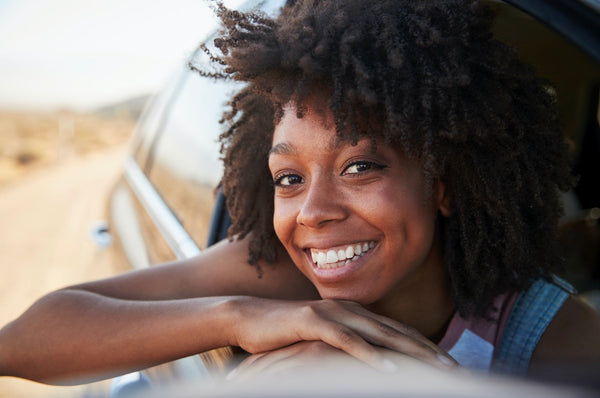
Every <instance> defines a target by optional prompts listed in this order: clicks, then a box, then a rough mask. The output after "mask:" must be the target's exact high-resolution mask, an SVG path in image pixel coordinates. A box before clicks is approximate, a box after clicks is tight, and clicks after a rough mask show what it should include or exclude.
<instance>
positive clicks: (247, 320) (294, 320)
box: [231, 297, 456, 372]
mask: <svg viewBox="0 0 600 398" xmlns="http://www.w3.org/2000/svg"><path fill="white" fill-rule="evenodd" d="M234 302H235V303H236V310H235V311H234V314H235V318H234V319H233V320H232V322H231V325H232V327H233V328H232V331H231V332H232V334H233V341H231V344H232V345H237V346H239V347H241V348H243V349H244V350H246V351H247V352H249V353H252V354H256V353H265V352H268V351H274V350H276V349H279V348H282V347H286V346H289V345H292V344H294V343H298V342H302V341H322V342H324V343H327V345H329V346H331V347H333V348H337V349H338V350H341V351H343V352H346V353H347V354H349V355H351V356H352V357H354V358H356V359H359V360H361V361H363V362H365V363H367V364H369V365H371V366H372V367H374V368H376V369H379V370H382V371H388V372H389V371H393V370H395V368H396V366H395V365H394V363H393V362H392V361H390V359H389V358H388V357H387V356H386V354H385V352H384V351H382V350H380V349H379V348H380V347H383V348H386V349H387V350H391V351H394V352H397V353H400V354H403V355H406V356H408V357H412V358H416V359H419V360H421V361H424V362H426V363H429V364H432V365H434V366H437V367H449V366H454V365H456V362H455V361H454V359H452V357H450V356H449V355H448V354H447V353H446V352H444V351H443V350H442V349H441V348H439V347H438V346H436V345H435V344H434V343H432V342H431V341H429V340H428V339H427V338H425V337H424V336H422V335H421V334H420V333H419V332H417V331H416V330H415V329H413V328H410V327H408V326H406V325H403V324H401V323H399V322H396V321H394V320H392V319H389V318H386V317H384V316H381V315H377V314H374V313H372V312H370V311H368V310H367V309H365V308H364V307H362V306H361V305H360V304H357V303H354V302H351V301H341V300H317V301H280V300H268V299H258V298H253V297H242V298H239V299H235V300H234ZM285 352H286V351H284V353H285ZM279 355H281V353H280V354H279Z"/></svg>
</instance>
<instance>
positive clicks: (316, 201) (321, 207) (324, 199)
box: [296, 178, 347, 228]
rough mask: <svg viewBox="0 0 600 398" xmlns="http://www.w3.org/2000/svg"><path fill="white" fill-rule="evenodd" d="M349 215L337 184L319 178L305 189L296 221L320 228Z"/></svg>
mask: <svg viewBox="0 0 600 398" xmlns="http://www.w3.org/2000/svg"><path fill="white" fill-rule="evenodd" d="M346 217H347V209H346V208H345V206H344V205H343V200H342V197H341V195H340V193H339V192H337V190H336V189H335V184H333V183H331V182H328V181H327V179H324V178H317V179H314V180H312V181H311V182H310V184H309V186H308V188H307V189H306V191H305V195H304V198H303V201H302V206H301V208H300V211H299V212H298V215H297V217H296V222H297V223H298V224H300V225H304V226H307V227H311V228H320V227H322V226H324V225H325V224H326V223H328V222H332V221H341V220H344V219H345V218H346Z"/></svg>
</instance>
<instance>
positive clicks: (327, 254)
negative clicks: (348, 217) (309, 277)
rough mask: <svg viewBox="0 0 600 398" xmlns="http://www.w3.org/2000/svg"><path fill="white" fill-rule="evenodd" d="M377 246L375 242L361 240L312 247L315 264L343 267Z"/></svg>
mask: <svg viewBox="0 0 600 398" xmlns="http://www.w3.org/2000/svg"><path fill="white" fill-rule="evenodd" d="M374 246H375V242H373V241H370V242H361V243H354V244H351V245H346V246H339V247H332V248H329V249H325V250H323V249H310V256H311V258H312V262H313V264H314V265H315V266H316V267H317V268H319V269H330V268H338V267H343V266H344V265H346V264H349V263H351V262H352V261H356V260H357V259H359V258H360V257H362V256H364V255H365V253H367V252H368V251H369V250H371V249H372V248H373V247H374Z"/></svg>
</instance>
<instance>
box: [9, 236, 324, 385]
mask: <svg viewBox="0 0 600 398" xmlns="http://www.w3.org/2000/svg"><path fill="white" fill-rule="evenodd" d="M246 257H247V246H246V242H245V241H239V242H227V241H224V242H221V243H219V244H217V245H215V246H214V247H212V248H210V249H209V250H206V251H205V252H203V253H202V254H201V255H200V256H198V257H197V258H194V259H190V260H186V261H181V262H177V263H173V264H168V265H163V266H156V267H151V268H149V269H145V270H141V271H134V272H130V273H127V274H124V275H120V276H116V277H113V278H108V279H104V280H100V281H96V282H90V283H85V284H81V285H77V286H72V287H68V288H65V289H61V290H58V291H56V292H53V293H50V294H48V295H46V296H44V297H42V298H41V299H40V300H38V301H37V302H36V303H35V304H34V305H32V306H31V307H30V308H29V309H28V310H27V311H26V312H25V313H24V314H23V315H21V316H20V317H19V318H18V319H16V320H15V321H13V322H11V323H9V324H8V325H6V326H5V327H4V328H3V329H2V330H1V331H0V375H11V376H18V377H24V378H28V379H33V380H37V381H44V382H56V383H58V382H63V381H66V382H71V381H72V382H80V381H84V379H85V380H87V379H90V378H92V379H94V378H95V379H97V378H103V377H109V376H111V375H112V374H115V373H123V372H127V371H130V370H132V369H140V368H144V367H147V366H151V365H154V364H157V363H161V362H166V361H169V360H172V359H175V358H179V357H183V356H186V355H191V354H194V353H198V352H202V351H205V350H208V349H212V348H216V347H221V346H224V345H228V344H231V343H232V341H231V337H230V336H228V334H227V333H226V332H227V331H229V330H231V328H230V327H229V326H230V325H228V322H231V318H229V319H228V318H227V317H226V315H227V314H228V312H227V311H229V313H232V311H231V309H232V307H234V306H232V305H226V304H227V303H229V302H230V301H231V299H232V298H231V297H230V298H226V297H220V298H219V297H217V298H210V296H226V295H254V296H263V297H280V298H286V299H303V298H315V297H316V296H315V293H314V290H313V288H312V286H311V285H310V283H308V282H307V281H306V280H305V279H304V277H303V276H302V275H301V274H300V273H299V272H298V271H297V270H296V268H295V267H294V266H293V264H291V263H290V262H289V260H287V259H286V257H285V256H282V261H281V264H277V266H271V265H262V267H263V270H264V273H263V274H264V275H263V277H262V278H258V277H257V272H256V269H255V268H254V267H252V266H250V265H249V264H247V263H246V261H245V259H246ZM229 304H231V303H229ZM227 309H229V310H227ZM60 379H62V380H60ZM67 379H69V380H67Z"/></svg>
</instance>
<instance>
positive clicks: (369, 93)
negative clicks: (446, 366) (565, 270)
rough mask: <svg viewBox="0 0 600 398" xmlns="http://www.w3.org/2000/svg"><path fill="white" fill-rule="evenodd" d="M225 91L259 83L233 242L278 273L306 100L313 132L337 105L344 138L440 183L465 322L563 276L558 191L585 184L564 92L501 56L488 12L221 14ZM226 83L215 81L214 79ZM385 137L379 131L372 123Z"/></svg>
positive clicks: (242, 149) (233, 129) (242, 139)
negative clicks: (280, 157)
mask: <svg viewBox="0 0 600 398" xmlns="http://www.w3.org/2000/svg"><path fill="white" fill-rule="evenodd" d="M216 9H217V14H218V16H219V17H220V19H221V21H222V23H223V25H224V30H223V32H222V33H221V35H220V37H219V38H217V39H216V40H215V46H216V47H217V48H218V49H219V50H220V51H221V52H222V54H220V55H218V56H217V55H214V54H213V55H212V57H213V60H215V61H217V62H219V63H221V64H222V65H224V72H223V73H222V74H221V75H220V76H221V77H227V78H233V79H235V80H239V81H243V82H247V85H246V86H245V88H244V89H242V90H241V91H240V92H239V93H238V94H237V95H235V96H234V97H233V98H232V100H231V102H230V109H229V111H228V112H227V113H226V114H225V117H224V121H225V122H226V123H227V130H226V132H224V133H223V134H222V135H221V143H222V153H223V156H224V163H225V173H224V176H223V179H222V188H223V191H224V194H225V196H226V198H227V205H228V209H229V211H230V214H231V218H232V225H231V228H230V231H229V233H230V236H238V237H240V238H241V237H244V236H246V235H250V236H249V242H250V243H249V245H250V246H249V261H250V263H252V264H255V265H256V264H257V262H258V260H260V259H263V260H266V261H268V262H274V261H275V260H276V253H277V251H278V248H279V247H280V246H279V245H280V243H279V241H278V240H277V237H276V235H275V232H274V229H273V222H272V217H273V186H272V179H271V176H270V173H269V169H268V166H267V158H268V152H269V149H270V147H271V140H272V135H273V130H274V126H275V125H276V124H277V123H278V121H279V120H280V118H281V116H282V113H283V111H282V107H283V106H284V105H285V104H287V103H288V102H289V101H290V100H293V101H294V102H295V104H296V105H297V108H298V110H299V111H298V113H299V116H300V117H301V116H302V112H303V107H304V109H305V107H306V103H307V100H308V99H309V97H310V96H311V94H313V93H314V91H315V89H316V88H317V89H318V90H321V91H325V92H326V93H327V98H328V102H327V104H328V107H329V109H328V110H323V112H325V111H329V112H331V113H332V114H333V116H334V120H335V124H336V130H337V133H338V135H339V137H340V138H342V139H347V140H351V141H353V142H356V140H357V139H358V138H359V137H363V136H367V137H373V138H380V139H384V140H385V142H389V143H393V144H396V145H398V146H399V147H400V148H401V149H402V150H403V151H404V152H405V153H406V154H407V155H408V156H410V157H412V158H415V159H418V160H419V162H420V164H421V165H422V167H423V169H424V171H425V175H426V176H427V178H428V179H429V181H434V180H435V179H441V180H442V181H443V182H444V183H445V186H446V189H447V192H449V195H450V198H451V201H452V203H451V206H452V214H451V216H450V217H447V218H443V219H442V221H441V233H442V242H443V250H444V252H443V253H444V262H445V265H446V267H447V270H448V274H449V277H450V281H451V286H452V290H453V296H454V298H455V302H456V306H457V310H458V311H459V312H460V313H461V314H462V315H463V316H469V315H477V316H484V315H485V314H486V312H487V311H488V310H489V309H490V308H491V305H492V301H493V299H494V297H495V296H497V295H498V294H500V293H503V292H506V291H510V290H522V289H525V288H526V287H528V286H529V284H530V283H531V282H532V280H534V279H536V278H539V277H548V276H549V275H550V272H551V271H552V270H554V269H555V268H556V267H557V266H559V265H560V262H561V258H560V255H559V253H558V249H557V245H556V244H555V242H556V235H555V234H556V227H557V223H558V219H559V217H560V215H561V213H562V210H561V204H560V200H559V190H567V189H568V188H570V187H571V185H572V183H573V178H572V176H571V174H570V168H569V158H568V154H567V148H566V145H565V142H564V140H563V137H562V135H561V131H560V128H559V121H558V117H557V112H556V109H555V108H556V107H555V98H554V97H553V96H552V95H551V92H552V90H549V85H548V84H549V83H548V82H546V81H543V80H541V79H540V78H538V77H537V76H536V75H535V73H534V71H533V70H532V68H530V67H529V66H527V65H525V64H523V63H522V62H521V61H519V60H518V59H517V56H516V52H515V51H514V50H513V49H511V48H509V47H508V46H506V45H504V44H502V43H500V42H498V41H496V40H494V39H493V38H492V35H491V33H490V26H491V23H492V20H493V15H492V13H491V12H490V11H489V9H488V8H486V7H484V6H483V5H482V4H480V2H478V1H473V0H428V1H418V0H378V1H364V0H304V1H303V0H300V1H296V2H294V4H292V5H289V6H287V7H284V8H283V9H282V12H281V14H280V15H279V16H278V17H277V18H275V19H272V18H269V17H267V16H265V15H263V14H261V13H259V12H248V13H241V12H238V11H234V10H229V9H227V8H225V7H224V6H222V5H221V4H218V6H217V7H216ZM213 76H214V75H213ZM373 120H374V121H377V125H378V126H379V127H378V128H377V129H369V128H365V126H366V125H371V124H369V123H367V124H365V121H373Z"/></svg>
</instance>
